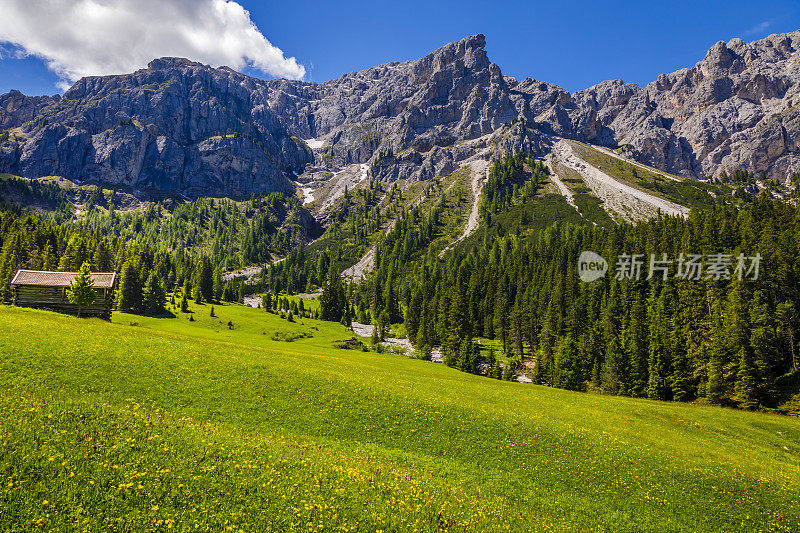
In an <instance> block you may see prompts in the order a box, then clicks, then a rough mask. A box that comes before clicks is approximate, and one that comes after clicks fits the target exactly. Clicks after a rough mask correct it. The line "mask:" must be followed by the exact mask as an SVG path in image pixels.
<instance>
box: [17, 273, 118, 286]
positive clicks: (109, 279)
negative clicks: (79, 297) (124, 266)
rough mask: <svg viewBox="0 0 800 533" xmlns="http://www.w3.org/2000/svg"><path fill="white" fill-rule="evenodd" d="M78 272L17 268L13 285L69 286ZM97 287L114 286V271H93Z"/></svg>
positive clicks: (92, 274)
mask: <svg viewBox="0 0 800 533" xmlns="http://www.w3.org/2000/svg"><path fill="white" fill-rule="evenodd" d="M77 275H78V273H77V272H47V271H44V270H17V273H16V274H15V275H14V279H12V280H11V285H37V286H45V287H69V284H70V283H72V282H73V281H75V276H77ZM90 275H91V276H92V280H93V281H94V287H95V288H96V289H110V288H111V287H113V286H114V276H115V275H116V273H114V272H91V273H90Z"/></svg>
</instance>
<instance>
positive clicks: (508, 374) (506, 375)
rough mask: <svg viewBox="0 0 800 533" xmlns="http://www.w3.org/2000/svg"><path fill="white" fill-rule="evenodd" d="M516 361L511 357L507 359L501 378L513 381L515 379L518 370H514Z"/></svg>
mask: <svg viewBox="0 0 800 533" xmlns="http://www.w3.org/2000/svg"><path fill="white" fill-rule="evenodd" d="M514 366H515V365H514V362H513V361H511V360H510V359H507V360H506V362H505V364H504V365H503V372H502V375H501V378H502V380H503V381H512V380H513V379H514V374H516V371H515V370H514Z"/></svg>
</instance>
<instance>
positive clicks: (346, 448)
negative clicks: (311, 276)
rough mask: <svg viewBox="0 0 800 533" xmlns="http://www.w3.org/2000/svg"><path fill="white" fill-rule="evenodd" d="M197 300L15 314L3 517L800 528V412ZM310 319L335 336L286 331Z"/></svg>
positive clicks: (171, 522)
mask: <svg viewBox="0 0 800 533" xmlns="http://www.w3.org/2000/svg"><path fill="white" fill-rule="evenodd" d="M194 311H195V313H194V314H195V317H196V318H195V321H194V322H190V321H189V320H187V319H186V315H185V314H184V315H181V316H179V317H178V318H170V319H152V318H142V317H134V316H131V315H115V317H114V323H106V322H103V321H100V320H95V319H90V320H78V319H75V318H72V317H67V316H62V315H57V314H53V313H49V312H45V311H34V310H22V309H16V308H8V307H3V308H0V327H2V331H3V333H4V334H3V336H2V338H0V409H2V411H0V412H2V413H3V414H2V424H1V425H0V484H1V486H0V529H3V530H8V531H16V530H23V529H24V530H26V531H27V530H50V529H58V530H65V529H86V530H118V531H119V530H159V529H161V528H169V527H172V528H175V529H180V530H197V531H220V530H235V531H239V530H244V531H268V530H280V531H312V530H313V531H322V530H326V531H329V530H342V531H351V530H352V531H415V530H417V531H437V530H438V531H442V530H446V531H493V530H512V531H530V530H548V529H550V530H563V529H570V528H571V529H576V530H585V531H589V530H595V531H610V530H613V531H642V530H669V531H698V530H709V531H710V530H718V531H743V530H775V531H790V530H793V529H794V528H796V527H797V524H798V523H799V522H800V500H799V494H798V487H800V484H799V483H798V481H800V472H799V471H798V454H799V453H800V421H798V420H795V419H791V418H783V417H778V416H772V415H762V414H756V413H747V412H739V411H731V410H724V409H718V408H710V407H697V406H691V405H684V404H670V403H658V402H650V401H643V400H633V399H628V398H621V397H605V396H595V395H589V394H580V393H572V392H568V391H563V390H557V389H549V388H545V387H539V386H532V385H523V384H516V383H508V382H498V381H494V380H489V379H486V378H480V377H476V376H471V375H468V374H463V373H460V372H458V371H455V370H452V369H449V368H446V367H443V366H442V365H436V364H432V363H425V362H421V361H417V360H411V359H406V358H402V357H397V356H394V355H388V354H376V353H362V352H358V351H348V350H338V349H334V348H332V347H331V345H332V343H333V341H335V340H338V339H341V338H345V337H347V336H349V335H350V333H349V332H348V331H346V330H345V329H344V328H343V327H341V326H339V325H336V324H330V323H320V322H317V321H312V320H304V323H303V324H299V323H298V324H292V323H289V322H287V321H285V320H281V319H280V318H278V317H276V316H274V315H271V314H268V313H266V312H265V311H263V310H255V309H247V308H244V307H241V306H215V311H216V314H217V315H219V318H216V319H212V318H211V317H210V316H209V312H208V311H209V307H208V306H198V307H197V308H195V309H194ZM228 321H231V322H232V323H233V329H232V330H230V329H228V327H227V322H228ZM131 322H134V323H136V324H138V325H135V326H132V325H130V324H131ZM220 322H222V323H220ZM292 328H294V329H297V330H308V331H310V332H311V333H312V335H313V336H312V337H310V338H303V339H298V340H296V341H294V342H289V343H287V342H276V341H273V340H271V333H272V332H274V331H281V330H290V329H292Z"/></svg>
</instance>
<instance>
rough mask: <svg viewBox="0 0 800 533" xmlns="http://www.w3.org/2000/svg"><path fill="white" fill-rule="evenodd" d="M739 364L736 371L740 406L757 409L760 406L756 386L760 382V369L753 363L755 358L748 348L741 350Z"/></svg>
mask: <svg viewBox="0 0 800 533" xmlns="http://www.w3.org/2000/svg"><path fill="white" fill-rule="evenodd" d="M737 355H738V359H739V366H738V369H737V372H736V385H735V391H736V399H737V400H739V406H740V407H741V408H743V409H755V408H756V407H758V398H757V395H756V387H757V384H758V369H757V368H756V365H755V364H754V363H753V358H752V356H751V355H750V352H749V350H748V349H746V348H742V349H741V350H739V353H738V354H737Z"/></svg>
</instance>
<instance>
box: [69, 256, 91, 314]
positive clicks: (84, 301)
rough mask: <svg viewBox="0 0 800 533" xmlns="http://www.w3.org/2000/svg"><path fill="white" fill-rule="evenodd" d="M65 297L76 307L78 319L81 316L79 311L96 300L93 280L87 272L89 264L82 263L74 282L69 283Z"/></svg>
mask: <svg viewBox="0 0 800 533" xmlns="http://www.w3.org/2000/svg"><path fill="white" fill-rule="evenodd" d="M67 297H68V298H69V301H70V302H72V303H73V304H75V305H76V306H77V307H78V317H80V316H81V311H83V308H84V307H87V306H90V305H92V304H93V303H94V301H95V299H96V298H97V292H96V291H95V290H94V280H93V279H92V275H91V273H90V272H89V263H88V262H84V263H83V264H82V265H81V268H80V270H79V271H78V274H77V275H76V276H75V280H73V281H72V282H70V284H69V288H68V289H67Z"/></svg>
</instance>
